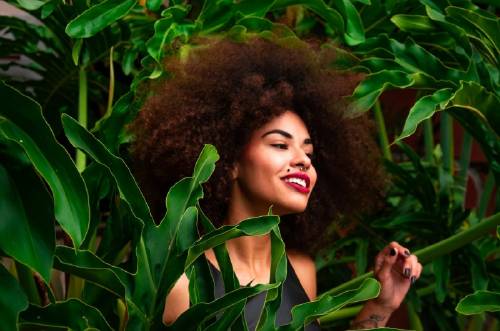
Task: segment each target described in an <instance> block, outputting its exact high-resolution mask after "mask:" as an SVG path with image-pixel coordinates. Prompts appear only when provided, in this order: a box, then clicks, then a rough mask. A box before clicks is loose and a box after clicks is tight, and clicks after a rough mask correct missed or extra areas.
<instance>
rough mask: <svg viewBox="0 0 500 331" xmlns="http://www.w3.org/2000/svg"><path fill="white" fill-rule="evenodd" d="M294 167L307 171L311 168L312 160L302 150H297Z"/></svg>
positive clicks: (293, 162) (293, 161)
mask: <svg viewBox="0 0 500 331" xmlns="http://www.w3.org/2000/svg"><path fill="white" fill-rule="evenodd" d="M292 167H293V168H299V169H301V170H302V171H307V170H308V169H309V168H310V167H311V158H310V157H309V156H307V154H306V152H304V150H303V149H302V148H297V149H296V152H295V155H294V158H293V160H292Z"/></svg>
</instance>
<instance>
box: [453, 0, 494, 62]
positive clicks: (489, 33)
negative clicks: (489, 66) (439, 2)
mask: <svg viewBox="0 0 500 331" xmlns="http://www.w3.org/2000/svg"><path fill="white" fill-rule="evenodd" d="M446 13H447V14H448V15H449V17H450V18H452V19H453V20H454V21H458V23H459V24H458V25H459V26H462V27H463V28H464V29H465V30H466V31H467V32H468V34H469V35H473V36H476V37H478V38H479V39H480V40H481V43H482V44H485V45H486V47H487V48H489V49H490V50H491V52H492V53H493V54H492V56H493V59H494V60H495V63H498V56H499V55H500V35H499V33H498V31H500V22H499V20H498V17H497V18H496V19H495V18H492V17H487V16H485V15H482V14H481V13H479V12H477V11H472V10H468V9H464V8H459V7H453V6H450V7H447V8H446Z"/></svg>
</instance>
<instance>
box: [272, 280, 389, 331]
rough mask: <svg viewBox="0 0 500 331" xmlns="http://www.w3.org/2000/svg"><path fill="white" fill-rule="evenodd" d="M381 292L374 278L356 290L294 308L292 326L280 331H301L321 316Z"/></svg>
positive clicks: (327, 296)
mask: <svg viewBox="0 0 500 331" xmlns="http://www.w3.org/2000/svg"><path fill="white" fill-rule="evenodd" d="M379 292H380V284H379V282H377V281H376V280H375V279H373V278H367V279H365V280H364V281H363V283H362V284H361V285H360V286H359V287H358V288H356V289H354V290H349V291H345V292H343V293H340V294H338V295H336V296H331V295H324V296H322V297H321V298H319V299H317V300H314V301H311V302H306V303H303V304H300V305H297V306H295V307H293V308H292V321H291V322H290V324H288V325H285V326H282V327H280V328H279V330H280V331H291V330H300V329H301V328H302V327H303V326H304V325H307V324H309V323H310V322H311V321H313V320H314V319H316V318H317V317H319V316H323V315H325V314H328V313H331V312H333V311H335V310H338V309H340V308H342V307H344V306H346V305H348V304H352V303H355V302H360V301H366V300H369V299H373V298H376V297H377V296H378V294H379Z"/></svg>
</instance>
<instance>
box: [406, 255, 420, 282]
mask: <svg viewBox="0 0 500 331" xmlns="http://www.w3.org/2000/svg"><path fill="white" fill-rule="evenodd" d="M417 264H418V260H417V257H416V256H415V255H410V256H409V257H407V258H406V259H405V260H404V262H403V271H402V274H403V276H404V277H405V278H410V277H412V276H415V271H416V270H417V269H416V268H417Z"/></svg>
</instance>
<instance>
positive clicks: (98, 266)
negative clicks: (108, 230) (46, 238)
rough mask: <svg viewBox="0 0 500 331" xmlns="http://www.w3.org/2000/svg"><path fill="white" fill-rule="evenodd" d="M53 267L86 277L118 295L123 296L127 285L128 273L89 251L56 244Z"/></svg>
mask: <svg viewBox="0 0 500 331" xmlns="http://www.w3.org/2000/svg"><path fill="white" fill-rule="evenodd" d="M54 267H55V268H56V269H59V270H61V271H64V272H68V273H71V274H73V275H76V276H78V277H80V278H83V279H86V280H88V281H90V282H92V283H94V284H96V285H98V286H100V287H102V288H104V289H106V290H108V291H110V292H111V293H113V294H115V295H116V296H119V297H125V291H126V289H127V287H129V278H130V276H131V275H130V274H128V273H127V272H126V271H125V270H123V269H121V268H119V267H116V266H113V265H111V264H109V263H106V262H105V261H103V260H101V259H100V258H99V257H98V256H96V255H94V254H93V253H92V252H90V251H83V250H75V249H73V248H70V247H67V246H57V248H56V259H55V261H54Z"/></svg>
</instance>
